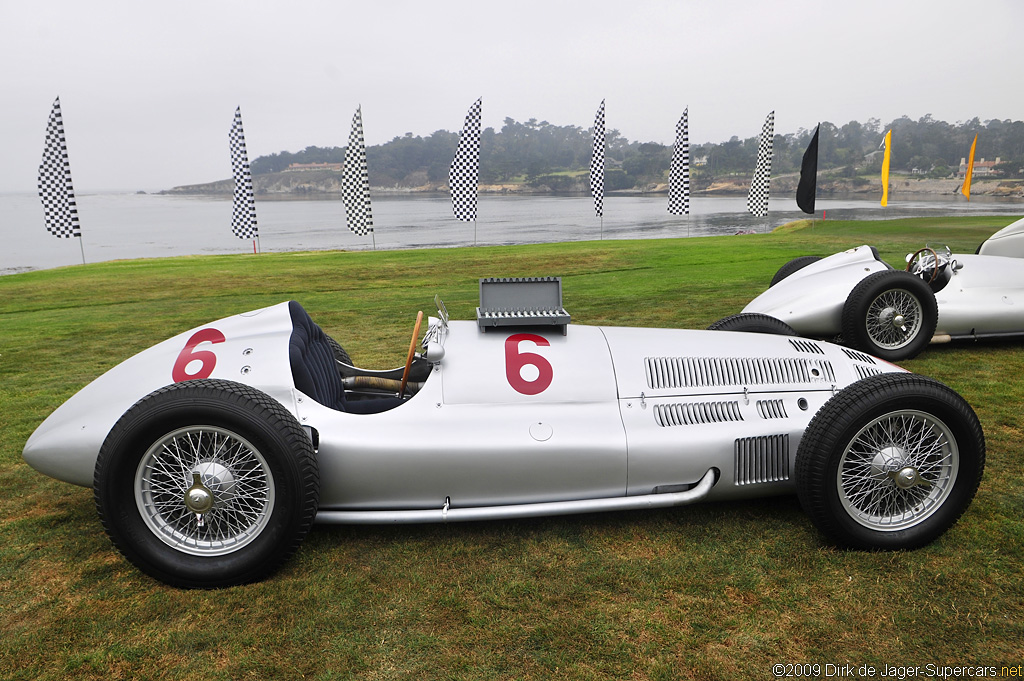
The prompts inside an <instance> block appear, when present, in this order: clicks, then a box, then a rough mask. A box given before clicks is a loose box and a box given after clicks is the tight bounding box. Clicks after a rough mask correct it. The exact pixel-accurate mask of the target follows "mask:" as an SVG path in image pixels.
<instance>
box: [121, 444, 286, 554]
mask: <svg viewBox="0 0 1024 681" xmlns="http://www.w3.org/2000/svg"><path fill="white" fill-rule="evenodd" d="M275 489H276V486H275V484H274V475H273V472H272V471H271V470H270V466H269V465H268V463H267V460H266V459H265V458H264V456H263V455H262V454H261V453H260V452H259V450H258V449H257V448H256V447H255V446H253V445H252V444H251V443H250V442H249V441H248V440H246V439H245V438H244V437H242V436H240V435H238V434H237V433H234V432H231V431H229V430H225V429H223V428H216V427H213V426H190V427H187V428H180V429H178V430H175V431H174V432H172V433H168V434H167V435H165V436H164V437H163V438H161V439H160V440H158V441H157V442H155V443H153V445H152V446H151V447H150V448H149V450H148V451H147V452H146V453H145V454H144V455H143V457H142V460H141V461H140V462H139V467H138V470H137V471H136V474H135V504H136V506H137V507H138V510H139V513H140V514H141V516H142V520H143V521H144V522H145V523H146V526H147V527H148V528H149V530H150V531H151V532H152V533H153V534H154V535H156V536H157V537H159V538H160V540H161V541H163V542H164V543H165V544H167V545H168V546H170V547H171V548H173V549H176V550H178V551H182V552H184V553H188V554H191V555H194V556H219V555H223V554H226V553H231V552H233V551H237V550H239V549H241V548H242V547H244V546H246V545H247V544H249V543H250V542H251V541H253V540H254V539H256V538H257V537H258V536H259V535H260V533H261V532H262V531H263V529H264V528H265V527H266V526H267V522H268V521H269V519H270V512H271V510H272V509H273V508H274V503H275V501H276V492H275Z"/></svg>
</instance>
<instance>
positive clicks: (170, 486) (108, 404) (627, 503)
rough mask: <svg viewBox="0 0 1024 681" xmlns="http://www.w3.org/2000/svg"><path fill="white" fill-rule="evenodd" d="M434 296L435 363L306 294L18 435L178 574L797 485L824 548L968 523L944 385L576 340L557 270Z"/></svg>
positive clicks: (919, 538) (742, 337) (931, 535)
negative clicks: (416, 528) (344, 336)
mask: <svg viewBox="0 0 1024 681" xmlns="http://www.w3.org/2000/svg"><path fill="white" fill-rule="evenodd" d="M480 287H481V307H480V308H478V310H477V319H476V321H475V322H474V321H449V319H448V316H447V313H446V312H445V309H444V305H443V304H442V303H440V301H439V300H437V301H436V302H437V307H438V312H437V316H436V317H431V318H430V319H429V321H428V325H427V330H426V332H425V334H424V337H423V340H422V342H421V343H420V344H419V346H420V349H421V351H420V352H416V349H417V348H416V346H417V341H418V340H419V327H420V318H417V320H416V328H415V330H414V332H413V334H412V342H411V343H410V347H409V352H408V355H407V361H406V363H405V365H404V366H402V367H398V368H397V369H394V370H391V371H372V370H365V369H361V368H358V367H357V366H355V365H353V363H352V361H351V360H350V359H349V357H348V354H347V353H346V352H345V350H344V349H343V348H342V347H341V346H340V345H339V344H338V343H337V342H335V341H334V340H333V339H332V338H330V337H329V336H328V335H327V334H325V333H324V331H323V330H322V329H321V328H320V327H319V326H318V325H317V324H315V323H314V322H313V320H312V319H311V318H310V316H309V314H308V313H307V312H306V310H304V309H303V308H302V307H301V306H300V305H299V304H298V303H296V302H294V301H293V302H285V303H280V304H278V305H274V306H272V307H267V308H264V309H261V310H255V311H252V312H245V313H242V314H239V315H236V316H233V317H228V318H226V319H221V320H219V321H215V322H212V323H210V324H207V325H205V326H202V327H200V328H196V329H192V330H189V331H186V332H184V333H182V334H180V335H178V336H175V337H174V338H171V339H169V340H167V341H164V342H162V343H160V344H158V345H155V346H153V347H152V348H149V349H148V350H145V351H143V352H141V353H139V354H138V355H136V356H134V357H132V358H130V359H128V360H126V361H124V362H122V363H121V364H119V365H117V366H115V367H114V368H113V369H111V370H110V371H108V372H107V373H105V374H104V375H102V376H100V377H99V378H97V379H96V380H95V381H93V382H92V383H91V384H89V385H88V386H86V387H85V388H83V389H82V390H81V391H80V392H79V393H78V394H76V395H75V396H73V397H72V398H71V399H69V400H68V401H67V402H66V403H64V404H63V405H62V406H60V407H59V408H58V409H57V410H56V411H54V412H53V413H52V414H51V415H50V416H49V417H48V418H47V419H46V420H45V421H44V422H43V423H42V425H40V426H39V427H38V429H37V430H36V431H35V433H34V434H33V435H32V436H31V437H30V439H29V440H28V442H27V443H26V445H25V449H24V457H25V459H26V461H27V462H28V463H29V464H30V465H31V466H33V467H34V468H36V469H37V470H39V471H40V472H42V473H45V474H47V475H50V476H53V477H55V478H58V479H61V480H65V481H67V482H70V483H75V484H78V485H83V486H91V487H93V489H94V494H95V499H96V505H97V507H98V510H99V515H100V519H101V521H102V523H103V526H104V527H105V529H106V531H107V532H108V534H109V536H110V538H111V539H112V541H113V543H114V545H115V546H116V547H117V548H118V549H119V550H120V551H121V552H122V553H123V554H124V556H125V557H127V558H128V559H129V560H130V561H131V562H132V563H134V564H135V565H136V566H138V567H139V568H140V569H142V570H143V571H145V572H146V573H148V574H150V575H152V576H153V577H155V578H157V579H159V580H162V581H164V582H166V583H168V584H172V585H175V586H180V587H203V588H210V587H222V586H228V585H233V584H240V583H245V582H250V581H254V580H258V579H260V578H263V577H265V576H266V575H268V574H269V573H271V572H272V571H273V570H275V569H276V568H277V567H278V566H279V565H280V564H281V563H282V562H283V561H284V560H285V559H286V558H287V557H288V556H289V555H291V554H292V553H293V552H294V551H295V550H296V549H297V548H298V546H299V544H300V542H301V541H302V539H303V537H304V536H305V534H306V533H307V531H308V530H309V529H310V526H311V525H312V523H313V522H314V520H315V521H317V522H321V523H429V522H457V521H469V520H487V519H495V518H523V517H530V516H545V515H561V514H572V513H590V512H597V511H616V510H626V509H642V508H666V507H673V506H679V505H683V504H689V503H692V502H697V501H712V500H732V499H744V498H750V497H758V496H763V495H774V494H791V493H794V492H795V493H796V494H797V495H798V496H799V499H800V501H801V503H802V505H803V507H804V508H805V509H806V511H807V513H808V514H809V515H810V517H811V519H812V521H813V522H814V523H815V524H816V525H817V526H818V527H819V528H820V529H821V531H822V532H823V533H824V534H825V535H826V536H827V537H828V538H830V539H831V541H833V542H835V543H837V544H839V545H843V546H850V547H855V548H861V549H869V550H874V549H905V548H907V549H909V548H914V547H919V546H922V545H924V544H926V543H928V542H931V541H932V540H934V539H935V538H937V537H939V536H940V535H941V534H942V533H943V532H945V531H946V530H947V529H948V528H949V527H951V526H952V525H953V524H954V523H955V522H956V521H957V519H958V518H959V517H960V515H961V514H962V513H963V512H964V511H965V510H966V509H967V507H968V505H969V504H970V502H971V499H972V498H973V496H974V493H975V490H976V489H977V487H978V484H979V481H980V479H981V476H982V471H983V468H984V460H985V443H984V436H983V433H982V430H981V427H980V425H979V423H978V420H977V418H976V416H975V414H974V412H973V411H972V410H971V408H970V406H969V405H968V404H967V403H966V402H965V401H964V400H963V399H962V398H961V397H960V396H959V395H957V394H956V393H955V392H954V391H953V390H951V389H949V388H948V387H946V386H945V385H943V384H941V383H939V382H937V381H934V380H931V379H928V378H924V377H921V376H917V375H914V374H911V373H908V372H906V371H904V370H903V369H901V368H899V367H897V366H895V365H893V364H889V363H887V362H885V361H881V360H878V359H875V358H873V357H871V356H869V355H866V354H863V353H860V352H856V351H852V350H849V349H845V348H841V347H838V346H835V345H831V344H829V343H825V342H819V341H814V340H806V339H799V338H791V337H784V336H772V335H762V334H746V333H722V332H711V331H697V330H676V329H647V328H616V327H596V326H584V325H577V324H572V323H571V322H570V318H569V314H568V312H566V311H565V310H564V309H563V308H562V306H561V282H560V280H558V279H556V278H544V279H514V280H504V279H502V280H481V283H480Z"/></svg>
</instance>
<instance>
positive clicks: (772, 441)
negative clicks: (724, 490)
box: [733, 435, 789, 485]
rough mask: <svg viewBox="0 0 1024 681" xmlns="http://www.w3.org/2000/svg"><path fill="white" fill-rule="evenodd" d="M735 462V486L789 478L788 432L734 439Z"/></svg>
mask: <svg viewBox="0 0 1024 681" xmlns="http://www.w3.org/2000/svg"><path fill="white" fill-rule="evenodd" d="M735 464H736V465H735V473H734V479H733V481H734V482H735V484H737V485H755V484H758V483H765V482H779V481H781V480H789V435H766V436H763V437H744V438H739V439H737V440H736V446H735Z"/></svg>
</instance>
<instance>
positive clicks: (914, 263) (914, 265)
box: [907, 246, 939, 284]
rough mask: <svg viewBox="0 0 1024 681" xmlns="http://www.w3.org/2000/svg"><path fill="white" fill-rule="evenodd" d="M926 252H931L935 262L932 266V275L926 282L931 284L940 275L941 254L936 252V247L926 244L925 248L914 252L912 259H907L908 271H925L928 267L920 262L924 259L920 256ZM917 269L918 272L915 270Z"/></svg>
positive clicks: (913, 272) (921, 272) (912, 272)
mask: <svg viewBox="0 0 1024 681" xmlns="http://www.w3.org/2000/svg"><path fill="white" fill-rule="evenodd" d="M924 253H931V255H932V262H933V263H934V266H933V267H932V276H931V277H930V278H929V279H928V281H926V282H925V283H926V284H930V283H932V282H933V281H935V277H937V276H939V254H938V253H936V252H935V249H934V248H931V247H929V246H925V247H924V248H921V249H918V250H917V251H915V252H914V254H913V255H912V256H910V259H909V260H907V272H910V273H911V274H924V273H925V271H926V270H927V268H926V267H925V266H924V265H922V264H921V263H920V262H919V260H921V259H922V258H920V256H921V255H922V254H924ZM915 269H916V270H917V271H916V272H915V271H914V270H915Z"/></svg>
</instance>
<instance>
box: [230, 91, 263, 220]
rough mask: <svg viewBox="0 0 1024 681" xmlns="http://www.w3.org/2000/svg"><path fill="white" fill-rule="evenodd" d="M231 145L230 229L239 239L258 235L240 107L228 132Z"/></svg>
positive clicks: (254, 201)
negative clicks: (232, 187) (232, 200)
mask: <svg viewBox="0 0 1024 681" xmlns="http://www.w3.org/2000/svg"><path fill="white" fill-rule="evenodd" d="M228 142H229V143H230V146H231V173H232V175H233V176H234V178H235V199H234V203H233V205H232V208H231V231H232V232H233V233H234V235H235V236H237V237H238V238H239V239H255V238H258V237H259V233H260V231H259V228H258V227H257V226H256V200H255V198H253V193H252V175H251V174H250V173H249V155H248V154H246V152H245V132H244V131H243V130H242V108H241V107H238V108H237V109H235V120H234V122H232V123H231V132H230V133H228Z"/></svg>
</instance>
